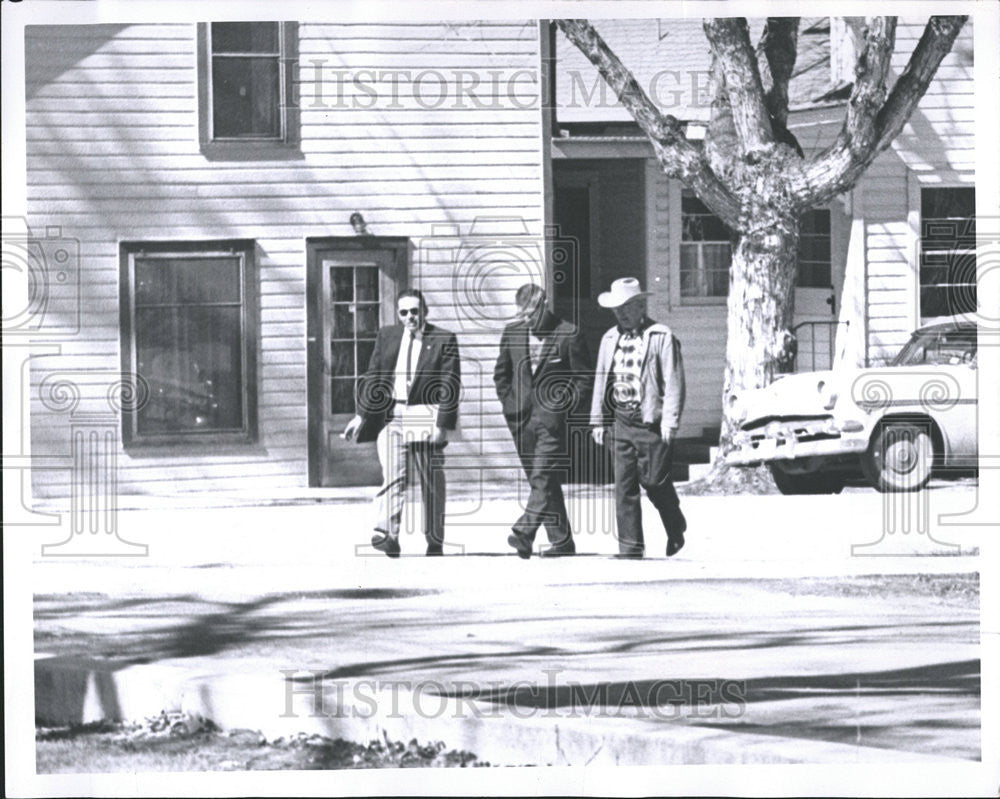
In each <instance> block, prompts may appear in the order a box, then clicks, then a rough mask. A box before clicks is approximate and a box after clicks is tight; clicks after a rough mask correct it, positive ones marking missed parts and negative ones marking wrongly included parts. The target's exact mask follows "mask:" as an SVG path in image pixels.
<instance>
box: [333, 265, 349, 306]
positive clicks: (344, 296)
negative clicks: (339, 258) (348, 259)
mask: <svg viewBox="0 0 1000 799" xmlns="http://www.w3.org/2000/svg"><path fill="white" fill-rule="evenodd" d="M330 299H331V300H332V301H333V302H353V301H354V269H353V267H350V266H333V267H330Z"/></svg>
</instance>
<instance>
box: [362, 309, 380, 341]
mask: <svg viewBox="0 0 1000 799" xmlns="http://www.w3.org/2000/svg"><path fill="white" fill-rule="evenodd" d="M378 316H379V307H378V306H377V305H359V306H358V335H359V336H363V335H364V334H365V333H368V334H372V333H376V332H378Z"/></svg>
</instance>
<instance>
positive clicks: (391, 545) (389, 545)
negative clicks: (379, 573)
mask: <svg viewBox="0 0 1000 799" xmlns="http://www.w3.org/2000/svg"><path fill="white" fill-rule="evenodd" d="M372 546H373V547H375V549H377V550H378V551H379V552H384V553H385V554H386V555H388V556H389V557H390V558H398V557H399V539H398V538H393V537H392V536H391V535H386V534H385V533H375V535H373V536H372Z"/></svg>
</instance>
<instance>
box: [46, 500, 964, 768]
mask: <svg viewBox="0 0 1000 799" xmlns="http://www.w3.org/2000/svg"><path fill="white" fill-rule="evenodd" d="M935 502H936V503H938V504H939V505H940V504H941V503H944V505H942V506H941V507H940V508H936V509H935V513H936V512H944V511H945V510H947V509H949V508H950V509H951V510H953V511H954V510H957V509H959V507H960V506H961V505H962V503H963V502H965V503H967V502H968V498H967V497H965V498H963V497H962V496H960V495H951V494H949V495H948V496H947V497H946V496H943V495H942V496H941V497H938V498H936V499H935ZM683 503H684V509H685V512H686V513H687V515H688V519H689V525H690V527H689V531H690V532H689V536H688V544H687V546H686V547H685V548H684V550H682V552H681V553H679V554H678V555H677V556H676V557H674V558H671V559H669V560H667V559H666V558H665V557H664V556H663V553H662V548H663V546H664V543H665V542H664V541H663V532H662V530H660V529H659V526H658V524H655V523H654V522H653V521H652V520H653V519H655V515H654V514H652V512H651V511H652V509H651V508H649V507H648V506H647V507H646V508H645V511H646V513H647V514H648V515H647V519H649V524H648V526H647V547H648V552H649V554H650V555H651V556H652V557H649V558H647V559H646V560H644V561H641V562H631V561H616V560H613V559H610V558H607V557H605V556H606V555H608V554H610V553H613V552H614V551H616V549H617V545H616V542H615V540H614V538H613V536H612V535H609V534H607V533H604V532H598V531H599V530H601V531H603V530H606V529H608V528H609V527H610V526H611V524H610V522H609V513H610V511H611V506H610V505H608V504H606V503H604V502H602V501H601V500H600V499H599V498H595V497H590V498H586V497H580V496H577V497H575V498H574V499H572V500H571V502H570V506H571V514H573V515H574V516H575V518H574V523H575V527H576V530H577V545H578V549H579V551H580V552H581V553H583V554H582V555H581V556H578V557H576V558H566V559H540V558H532V559H531V560H530V561H527V562H525V561H522V560H520V559H518V558H517V557H515V556H513V555H511V554H508V547H507V546H506V542H505V539H506V532H507V529H508V524H509V521H510V520H511V519H512V518H516V515H517V503H516V502H515V501H512V500H487V501H484V502H477V501H474V500H456V501H455V502H453V503H452V504H451V505H450V506H449V518H448V532H447V537H448V540H449V544H450V549H449V550H448V553H449V554H450V555H451V556H450V557H445V558H425V557H422V553H423V539H422V536H420V535H417V534H414V533H408V534H406V535H404V536H403V552H404V557H402V558H400V559H398V560H390V559H388V558H385V557H384V556H382V555H381V554H378V553H374V552H373V551H372V550H371V549H370V547H368V546H366V545H367V539H368V535H369V533H368V524H367V514H368V508H367V507H366V506H365V505H363V504H357V503H351V504H340V505H329V504H325V505H296V506H292V507H256V508H251V507H242V508H229V509H204V508H203V509H188V510H169V511H168V510H160V511H126V512H121V513H120V514H119V535H120V536H121V537H122V538H123V539H126V540H130V541H134V542H141V543H143V544H146V545H148V551H149V554H148V556H147V557H138V558H134V557H123V558H111V557H104V558H71V557H61V556H50V557H39V558H38V559H37V560H36V562H35V565H34V568H33V573H32V584H33V586H34V590H35V614H36V621H35V628H36V700H35V701H36V710H37V714H38V716H39V717H40V718H42V719H44V720H46V721H48V722H68V721H88V720H93V719H97V718H101V717H104V716H117V717H124V718H131V717H138V716H143V715H153V714H155V713H158V712H159V711H160V710H162V709H185V710H189V711H192V712H198V713H201V714H203V715H205V716H207V717H209V718H211V719H212V720H213V721H215V722H216V723H218V724H220V725H221V726H224V727H249V728H252V729H259V730H261V731H263V732H264V734H265V735H266V736H268V737H272V738H273V737H276V736H279V735H289V734H294V733H295V732H300V731H302V732H320V733H321V734H324V735H329V736H332V737H338V736H341V737H348V738H352V739H355V740H366V739H368V738H369V737H372V736H374V735H377V734H379V733H380V732H381V731H385V732H387V733H389V734H390V735H391V736H392V737H395V738H399V739H409V738H410V737H419V738H421V739H427V740H430V739H433V740H444V741H445V742H446V743H447V744H448V745H449V746H450V747H461V748H466V749H469V750H471V751H474V752H476V754H477V755H479V756H480V758H482V759H486V760H490V761H491V762H494V763H584V762H592V763H618V764H625V763H684V762H702V763H706V762H820V763H829V762H857V761H859V760H860V761H870V762H881V761H887V762H888V761H892V762H911V761H913V762H915V761H918V760H920V761H927V760H931V759H934V758H940V757H943V758H949V759H951V758H960V759H975V758H978V756H979V738H978V735H979V730H978V727H979V715H980V711H979V688H978V686H979V673H978V672H979V664H978V658H979V654H978V653H979V638H978V635H979V633H978V620H979V613H978V600H977V598H976V597H975V596H974V595H972V596H971V598H970V596H969V595H962V594H961V593H958V594H954V593H949V590H943V589H942V586H944V587H945V588H947V586H948V585H950V584H951V583H954V584H955V585H962V586H966V587H967V588H968V587H970V586H971V588H972V590H973V594H974V589H975V584H976V577H975V576H974V575H975V571H976V569H977V558H975V557H971V556H968V555H957V556H951V557H947V556H942V557H926V555H929V554H933V553H935V552H937V553H939V554H940V553H944V552H949V553H950V552H953V551H954V550H952V549H950V548H948V547H945V546H943V545H941V544H939V543H935V542H934V541H932V540H930V537H928V536H927V535H920V534H910V535H907V536H903V535H901V534H899V533H897V534H895V535H892V536H883V535H882V530H881V518H882V515H881V498H880V497H879V496H878V495H875V494H872V495H871V496H868V495H857V496H853V497H851V498H850V501H847V502H845V501H844V498H841V497H821V498H816V497H801V498H799V497H733V498H722V499H720V498H707V497H691V498H685V499H684V500H683ZM946 506H947V507H946ZM415 510H418V509H415ZM417 518H419V516H418V515H417ZM803 519H805V520H808V526H806V525H805V524H803V523H802V522H801V521H800V520H803ZM859 519H864V520H869V521H868V522H867V523H865V524H859V522H858V520H859ZM931 532H932V535H934V536H936V537H937V538H938V539H939V540H941V541H947V542H954V543H957V544H959V545H960V546H961V547H962V550H963V551H965V552H969V551H975V550H974V547H976V546H977V544H978V542H977V541H975V540H974V539H973V538H972V537H971V536H970V535H968V534H966V535H965V536H964V537H963V536H959V535H956V534H955V532H956V531H955V530H954V529H949V530H947V534H948V537H946V536H945V531H944V530H942V529H937V528H936V527H935V526H933V525H932V527H931ZM50 536H51V537H50ZM543 537H544V536H542V537H540V540H541V538H543ZM880 539H881V543H879V544H878V545H877V546H875V547H874V548H872V550H871V551H873V552H874V553H875V554H879V557H852V555H851V551H852V549H851V548H852V545H855V546H856V545H857V544H864V543H870V542H873V541H879V540H880ZM58 540H59V536H58V535H54V534H47V536H46V539H45V541H47V542H58ZM105 543H108V542H107V541H105ZM50 551H51V552H58V551H59V547H56V548H55V549H52V550H50ZM463 553H464V554H463ZM903 553H908V554H903ZM407 555H417V556H416V557H406V556H407ZM936 574H946V575H962V574H964V575H967V576H966V577H965V578H957V577H947V578H936V577H934V575H936ZM870 575H896V576H895V577H886V578H880V579H872V578H871V577H870Z"/></svg>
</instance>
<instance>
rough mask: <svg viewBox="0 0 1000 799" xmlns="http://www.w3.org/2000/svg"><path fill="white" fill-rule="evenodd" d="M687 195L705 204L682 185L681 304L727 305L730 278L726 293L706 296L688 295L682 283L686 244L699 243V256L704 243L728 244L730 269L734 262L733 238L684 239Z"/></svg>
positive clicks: (679, 229) (679, 225)
mask: <svg viewBox="0 0 1000 799" xmlns="http://www.w3.org/2000/svg"><path fill="white" fill-rule="evenodd" d="M685 196H687V197H693V198H694V199H696V200H697V201H698V202H700V203H701V204H702V205H705V203H704V201H703V200H702V199H701V198H700V197H698V195H697V194H695V193H694V191H692V190H691V189H688V188H686V187H682V188H681V190H680V191H679V192H678V194H677V203H678V206H677V207H678V209H679V210H680V213H679V214H678V216H677V235H678V240H677V297H678V299H679V300H680V304H681V305H689V306H699V305H725V304H726V303H727V302H728V298H729V282H728V280H727V282H726V293H725V294H709V295H705V296H701V295H696V296H687V295H685V294H684V291H683V286H682V284H683V282H684V268H683V255H682V253H683V251H684V247H685V246H690V245H692V244H695V245H698V253H699V258H701V257H702V249H703V248H702V245H704V244H711V245H713V246H717V245H719V244H723V243H724V244H726V245H727V246H728V247H729V265H730V269H731V268H732V262H733V260H732V259H733V243H732V240H731V239H726V240H725V241H723V240H721V239H719V240H716V239H709V240H703V241H685V240H684V198H685ZM705 208H706V210H707V211H708V214H709V215H710V216H713V217H715V219H719V218H718V217H717V216H715V214H713V213H712V210H711V209H710V208H708V206H705ZM703 215H704V214H703ZM719 223H720V224H723V225H724V224H725V223H723V222H722V220H721V219H719Z"/></svg>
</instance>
